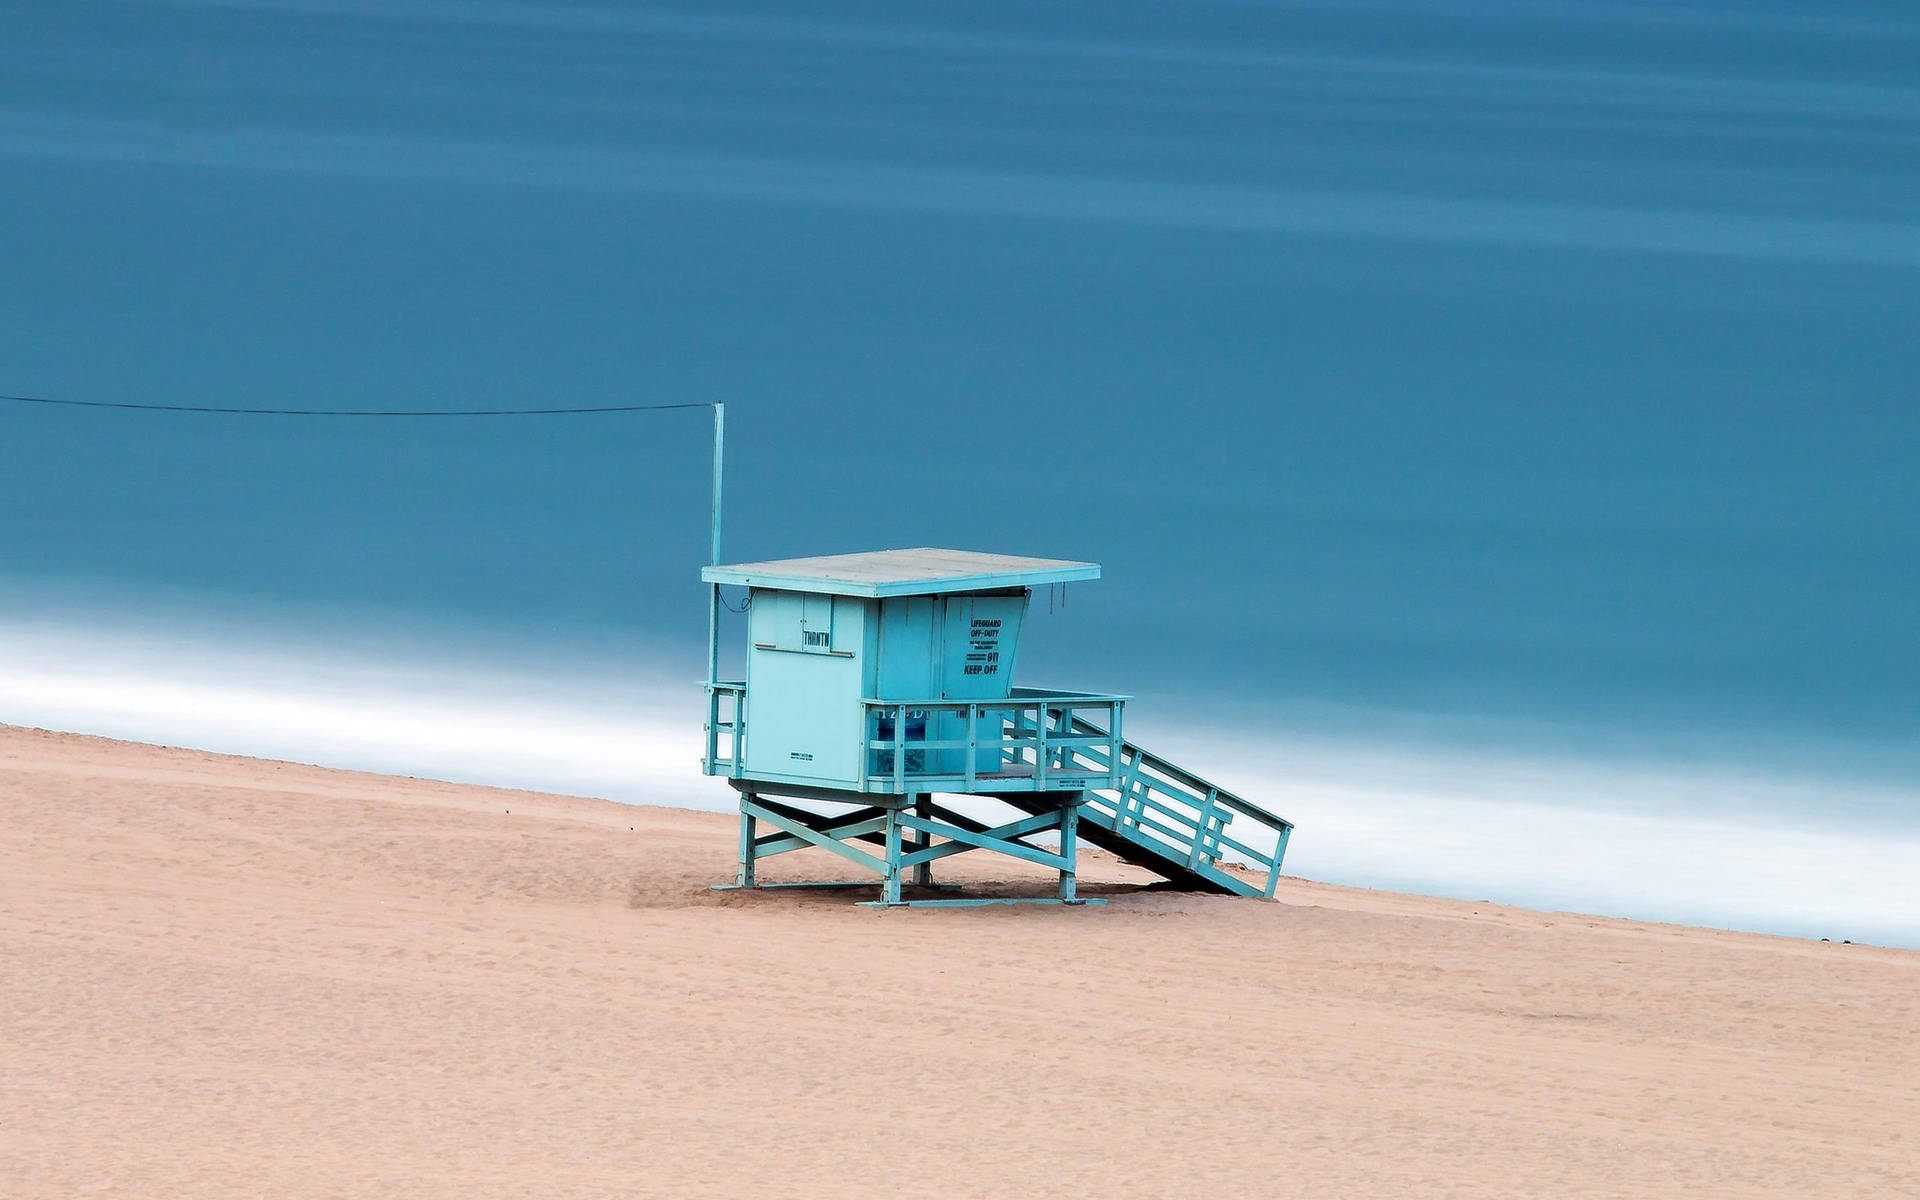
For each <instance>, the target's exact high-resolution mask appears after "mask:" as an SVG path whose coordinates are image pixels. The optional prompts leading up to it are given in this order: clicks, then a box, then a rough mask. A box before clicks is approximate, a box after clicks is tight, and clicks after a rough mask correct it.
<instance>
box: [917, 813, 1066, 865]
mask: <svg viewBox="0 0 1920 1200" xmlns="http://www.w3.org/2000/svg"><path fill="white" fill-rule="evenodd" d="M934 812H935V813H937V814H940V815H943V816H949V817H959V821H955V822H953V825H952V827H953V828H955V829H959V830H962V831H964V832H965V833H966V834H967V835H968V837H970V838H972V839H974V840H971V841H968V840H966V839H963V838H960V837H955V836H953V835H951V834H947V835H944V836H947V837H949V838H951V839H952V840H950V841H948V842H945V843H943V844H942V845H938V846H933V847H930V848H928V849H926V850H916V851H914V852H913V853H912V854H909V855H907V856H906V858H904V859H903V860H901V861H902V862H903V863H904V864H905V865H907V866H913V865H915V864H917V863H922V862H933V861H935V860H937V859H942V858H951V857H952V856H953V855H956V854H965V853H966V852H967V851H969V850H1001V848H1002V846H1004V845H1008V844H1014V843H1015V839H1018V838H1023V837H1028V836H1030V835H1032V834H1036V833H1045V832H1047V831H1048V830H1050V829H1058V828H1059V827H1060V814H1059V813H1057V812H1044V813H1040V814H1038V815H1035V816H1031V817H1022V818H1020V819H1019V820H1018V821H1009V822H1008V823H1007V824H1005V825H996V826H993V827H992V828H989V827H987V826H985V825H982V824H981V823H980V822H978V821H973V820H969V819H968V818H966V817H960V814H958V813H951V812H949V811H948V810H947V809H945V808H941V807H940V806H938V805H936V806H935V807H934ZM961 821H964V822H965V824H964V825H963V824H961V823H960V822H961ZM927 824H929V825H934V826H935V827H936V831H937V830H938V829H939V827H940V826H939V823H938V822H934V821H929V822H927ZM1020 849H1022V850H1025V851H1030V852H1032V853H1034V854H1045V853H1046V851H1044V850H1041V849H1039V848H1037V847H1034V846H1025V845H1023V846H1021V847H1020ZM1002 852H1003V853H1007V851H1002ZM1014 857H1015V858H1024V857H1026V856H1025V855H1024V854H1015V855H1014ZM1033 861H1038V860H1033ZM1047 865H1052V864H1051V863H1048V864H1047Z"/></svg>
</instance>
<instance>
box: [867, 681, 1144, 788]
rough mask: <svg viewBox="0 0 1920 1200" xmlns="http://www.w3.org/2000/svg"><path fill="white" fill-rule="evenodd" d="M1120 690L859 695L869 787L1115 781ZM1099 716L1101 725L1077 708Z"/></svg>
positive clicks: (1079, 784)
mask: <svg viewBox="0 0 1920 1200" xmlns="http://www.w3.org/2000/svg"><path fill="white" fill-rule="evenodd" d="M1126 701H1127V698H1126V697H1125V696H1108V695H1097V694H1094V693H1091V692H1054V691H1045V690H1042V689H1038V688H1015V689H1013V692H1012V694H1011V695H1009V696H1008V697H1007V698H1006V699H1004V700H908V701H901V700H871V699H870V700H865V701H863V702H862V703H863V704H864V705H865V707H866V756H867V765H866V790H867V791H869V792H893V793H896V794H901V793H906V792H994V791H1008V792H1028V791H1033V792H1044V791H1054V790H1060V791H1072V790H1075V789H1080V788H1102V787H1117V786H1119V783H1120V775H1119V765H1118V764H1119V761H1120V760H1119V754H1118V750H1119V748H1120V745H1121V739H1120V715H1121V711H1122V709H1123V708H1124V706H1125V705H1126ZM1083 713H1090V714H1096V715H1098V716H1101V717H1104V718H1105V719H1106V728H1104V729H1102V728H1100V727H1099V726H1097V725H1093V724H1091V723H1090V722H1088V721H1087V720H1085V719H1084V718H1083V717H1082V716H1081V714H1083Z"/></svg>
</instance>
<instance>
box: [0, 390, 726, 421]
mask: <svg viewBox="0 0 1920 1200" xmlns="http://www.w3.org/2000/svg"><path fill="white" fill-rule="evenodd" d="M0 400H4V401H10V402H12V403H14V404H52V405H58V406H60V407H62V408H122V409H130V410H132V411H134V412H170V413H217V414H219V415H222V416H246V417H565V416H580V415H584V414H589V413H629V412H665V411H667V410H669V409H677V408H712V407H714V405H715V404H716V403H717V402H716V401H712V400H690V401H686V402H684V403H679V404H609V405H605V406H602V407H596V408H443V409H392V408H216V407H213V406H211V405H199V404H132V403H129V402H126V401H122V400H60V399H55V398H53V397H49V396H6V395H0Z"/></svg>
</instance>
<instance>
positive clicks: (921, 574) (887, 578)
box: [700, 547, 1100, 597]
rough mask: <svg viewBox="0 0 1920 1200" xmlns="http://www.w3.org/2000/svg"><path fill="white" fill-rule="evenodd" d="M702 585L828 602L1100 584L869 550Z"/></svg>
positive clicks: (1090, 569)
mask: <svg viewBox="0 0 1920 1200" xmlns="http://www.w3.org/2000/svg"><path fill="white" fill-rule="evenodd" d="M700 578H701V580H702V581H703V582H706V583H733V584H741V585H744V586H748V587H757V588H772V589H775V590H777V591H784V592H816V593H824V594H826V595H832V596H866V597H883V596H931V595H937V594H941V593H945V592H979V591H986V590H988V589H991V588H1012V587H1031V586H1033V585H1035V584H1041V583H1072V582H1076V581H1079V580H1083V579H1098V578H1100V564H1099V563H1090V562H1074V561H1072V560H1069V559H1062V558H1023V557H1021V556H1019V555H1015V554H982V553H980V552H979V551H977V550H937V549H933V548H931V547H921V548H919V549H917V550H869V551H867V552H866V553H864V554H823V555H819V556H818V557H815V558H782V559H775V560H773V561H771V562H753V563H733V564H730V565H727V566H717V567H703V568H701V570H700Z"/></svg>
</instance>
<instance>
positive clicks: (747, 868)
mask: <svg viewBox="0 0 1920 1200" xmlns="http://www.w3.org/2000/svg"><path fill="white" fill-rule="evenodd" d="M754 799H755V796H754V794H753V793H752V792H741V793H740V880H739V886H741V887H743V888H750V887H753V886H755V883H754V869H753V868H754V860H755V859H757V858H758V857H759V854H758V852H757V848H756V847H755V846H754V839H755V836H756V835H757V834H758V833H759V828H760V823H759V822H758V821H756V820H755V819H754V816H753V814H752V813H751V812H748V811H747V805H749V804H751V803H752V802H753V801H754Z"/></svg>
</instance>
